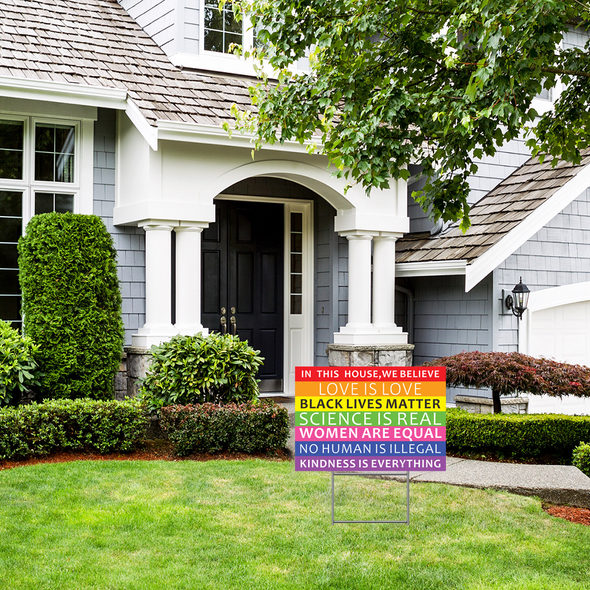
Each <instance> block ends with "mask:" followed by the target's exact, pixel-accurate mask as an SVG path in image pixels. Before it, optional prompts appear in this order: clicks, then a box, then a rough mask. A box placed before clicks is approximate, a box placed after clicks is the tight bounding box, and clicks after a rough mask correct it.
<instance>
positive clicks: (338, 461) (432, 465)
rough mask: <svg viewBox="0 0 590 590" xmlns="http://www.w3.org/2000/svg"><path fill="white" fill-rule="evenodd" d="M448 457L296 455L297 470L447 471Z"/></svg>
mask: <svg viewBox="0 0 590 590" xmlns="http://www.w3.org/2000/svg"><path fill="white" fill-rule="evenodd" d="M445 469H446V457H296V458H295V471H379V472H382V471H394V472H400V471H445Z"/></svg>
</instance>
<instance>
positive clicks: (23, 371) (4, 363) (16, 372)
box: [0, 320, 39, 406]
mask: <svg viewBox="0 0 590 590" xmlns="http://www.w3.org/2000/svg"><path fill="white" fill-rule="evenodd" d="M36 355H37V346H36V345H35V344H33V341H32V340H31V339H30V338H28V337H26V336H22V335H21V334H20V332H19V331H18V330H15V329H14V328H13V327H11V325H10V324H9V323H8V322H4V321H2V320H0V406H4V405H15V404H18V403H19V401H20V399H21V397H22V395H23V394H24V393H28V392H29V391H30V390H31V389H32V388H33V387H35V386H38V385H39V368H38V366H37V361H36V360H35V357H36Z"/></svg>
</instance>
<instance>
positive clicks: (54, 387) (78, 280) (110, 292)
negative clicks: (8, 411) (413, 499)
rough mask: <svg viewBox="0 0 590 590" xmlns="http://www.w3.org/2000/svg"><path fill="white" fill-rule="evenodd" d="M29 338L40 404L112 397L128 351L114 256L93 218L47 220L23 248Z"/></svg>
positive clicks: (30, 232) (36, 225) (34, 227)
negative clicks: (33, 349)
mask: <svg viewBox="0 0 590 590" xmlns="http://www.w3.org/2000/svg"><path fill="white" fill-rule="evenodd" d="M18 251H19V268H20V274H19V278H20V283H21V289H22V296H23V314H24V317H25V333H26V334H27V335H28V336H30V337H31V338H32V340H33V341H34V342H35V343H36V344H37V345H38V346H39V358H38V360H39V366H40V368H41V370H42V372H43V379H42V382H41V385H40V388H39V394H40V398H42V399H47V398H72V399H73V398H84V397H89V398H94V399H111V398H113V397H114V389H113V378H114V374H115V372H116V371H117V370H118V367H119V363H120V361H121V354H122V351H123V334H124V333H123V322H122V319H121V294H120V292H119V281H118V279H117V263H116V250H115V248H114V246H113V241H112V238H111V236H110V235H109V233H108V231H107V229H106V227H105V226H104V224H103V222H102V221H101V220H100V218H99V217H96V216H95V215H77V214H73V213H46V214H43V215H36V216H35V217H33V218H32V219H31V221H30V222H29V224H28V226H27V229H26V233H25V235H24V236H23V237H21V239H20V240H19V246H18Z"/></svg>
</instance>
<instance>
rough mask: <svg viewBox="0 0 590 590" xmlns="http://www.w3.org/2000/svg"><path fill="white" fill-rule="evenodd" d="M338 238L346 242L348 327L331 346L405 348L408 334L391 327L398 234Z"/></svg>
mask: <svg viewBox="0 0 590 590" xmlns="http://www.w3.org/2000/svg"><path fill="white" fill-rule="evenodd" d="M340 235H343V236H346V238H347V239H348V323H347V324H346V326H344V327H342V328H340V331H339V332H336V333H335V334H334V344H344V345H352V346H373V345H389V344H407V334H405V333H404V332H402V329H401V328H400V327H399V326H396V325H395V323H394V305H395V242H396V239H397V238H398V237H399V236H400V234H398V233H393V232H370V231H364V230H350V231H346V232H340ZM371 242H373V252H372V254H373V272H372V277H371ZM371 278H372V281H371ZM371 282H372V288H371ZM371 310H372V312H373V317H372V321H371Z"/></svg>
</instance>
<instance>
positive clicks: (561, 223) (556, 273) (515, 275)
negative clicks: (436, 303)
mask: <svg viewBox="0 0 590 590" xmlns="http://www.w3.org/2000/svg"><path fill="white" fill-rule="evenodd" d="M521 276H522V280H523V282H524V283H525V284H526V285H527V286H528V287H529V288H530V290H531V291H539V290H541V289H549V288H551V287H560V286H562V285H569V284H572V283H580V282H584V281H590V189H587V190H585V191H584V192H583V193H582V194H581V195H580V196H579V197H578V198H577V199H575V200H574V201H572V203H570V204H569V205H568V206H567V207H566V208H565V209H564V210H563V211H562V212H561V213H559V214H558V215H556V216H555V217H554V218H553V219H552V220H551V221H550V222H549V223H548V224H547V225H545V227H543V228H542V229H541V230H539V231H538V232H537V233H536V234H535V235H534V236H533V237H532V238H531V239H530V240H528V241H527V242H525V243H524V244H523V245H522V246H521V247H520V248H519V249H518V250H516V252H514V254H512V255H511V256H509V257H508V258H507V259H506V260H505V261H504V262H503V263H502V264H501V265H500V266H499V267H498V268H497V269H496V271H495V272H494V278H495V281H494V282H495V284H496V291H495V295H494V301H495V313H496V314H500V313H501V311H502V289H506V290H508V291H511V290H512V288H513V287H514V285H516V284H517V283H518V281H519V279H520V277H521ZM518 327H519V326H518V324H517V320H516V319H515V318H514V317H513V316H512V315H499V317H498V327H497V346H496V348H497V350H500V351H503V352H508V351H514V350H517V348H518Z"/></svg>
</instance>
